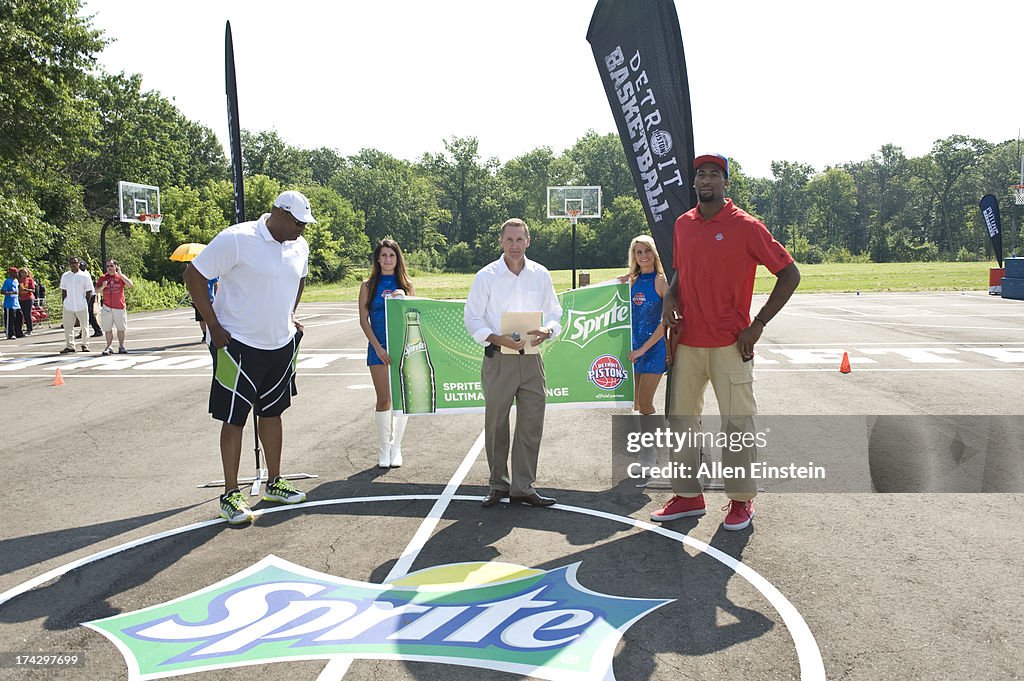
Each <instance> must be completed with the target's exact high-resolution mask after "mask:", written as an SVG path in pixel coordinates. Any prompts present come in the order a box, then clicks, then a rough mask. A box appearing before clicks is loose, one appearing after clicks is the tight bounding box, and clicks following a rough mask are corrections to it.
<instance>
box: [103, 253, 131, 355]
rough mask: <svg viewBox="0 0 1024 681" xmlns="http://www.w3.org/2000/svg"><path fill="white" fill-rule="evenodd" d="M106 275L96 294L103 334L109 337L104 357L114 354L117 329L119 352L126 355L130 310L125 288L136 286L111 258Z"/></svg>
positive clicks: (107, 264)
mask: <svg viewBox="0 0 1024 681" xmlns="http://www.w3.org/2000/svg"><path fill="white" fill-rule="evenodd" d="M106 269H107V271H106V274H104V275H103V276H102V277H100V278H99V279H97V280H96V294H97V295H98V296H99V297H100V304H101V308H100V310H101V314H100V318H101V319H102V320H103V332H104V333H105V334H106V335H107V347H106V348H105V349H104V350H103V354H104V355H112V354H114V348H113V345H114V332H113V329H114V328H117V352H118V354H120V355H125V354H127V353H128V350H127V349H126V348H125V347H124V334H125V331H127V330H128V309H127V305H126V304H125V300H124V290H125V288H134V287H135V284H133V283H132V280H131V279H129V278H128V277H127V276H125V275H124V274H123V273H122V272H121V266H120V265H118V264H117V261H116V260H114V259H113V258H111V259H110V260H108V261H107V263H106Z"/></svg>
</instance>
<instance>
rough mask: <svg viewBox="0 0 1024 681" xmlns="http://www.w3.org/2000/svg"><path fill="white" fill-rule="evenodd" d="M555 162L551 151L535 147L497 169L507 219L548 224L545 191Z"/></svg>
mask: <svg viewBox="0 0 1024 681" xmlns="http://www.w3.org/2000/svg"><path fill="white" fill-rule="evenodd" d="M554 158H555V155H554V153H552V151H551V148H550V147H538V148H536V149H533V150H532V151H528V152H526V153H525V154H523V155H522V156H517V157H516V158H514V159H512V160H510V161H509V162H507V163H506V164H505V165H503V166H502V167H501V168H499V169H498V174H497V178H498V182H499V183H500V184H501V187H502V192H503V194H504V195H505V205H504V209H505V214H506V215H508V216H509V217H513V216H514V217H520V218H522V219H524V220H526V222H527V224H530V225H532V224H535V223H538V222H540V221H542V220H547V210H548V209H547V188H548V186H550V185H552V184H553V183H552V182H551V180H550V173H549V167H550V166H551V163H552V161H554Z"/></svg>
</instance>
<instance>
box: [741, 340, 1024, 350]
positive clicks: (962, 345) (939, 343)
mask: <svg viewBox="0 0 1024 681" xmlns="http://www.w3.org/2000/svg"><path fill="white" fill-rule="evenodd" d="M1015 343H1020V341H1019V340H1015V341H1011V340H1005V341H963V342H957V343H949V342H944V341H899V342H898V343H897V342H893V341H849V342H844V343H842V344H837V343H836V342H835V341H832V340H828V341H824V342H822V343H761V342H758V344H757V347H758V348H800V347H812V348H817V347H820V348H838V349H840V350H841V349H843V348H850V347H858V346H861V345H885V346H889V347H894V348H902V347H904V346H908V345H934V346H936V347H945V346H950V347H952V346H956V347H958V348H966V347H970V346H972V345H1013V344H1015Z"/></svg>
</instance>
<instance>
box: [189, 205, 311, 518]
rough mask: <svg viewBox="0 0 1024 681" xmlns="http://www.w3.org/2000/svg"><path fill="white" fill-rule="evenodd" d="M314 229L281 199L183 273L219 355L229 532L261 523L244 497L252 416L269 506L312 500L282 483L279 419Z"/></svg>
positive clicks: (304, 214) (290, 376) (216, 400)
mask: <svg viewBox="0 0 1024 681" xmlns="http://www.w3.org/2000/svg"><path fill="white" fill-rule="evenodd" d="M312 222H316V220H314V219H313V213H312V212H311V211H310V207H309V201H308V200H307V199H306V197H305V196H303V195H302V194H300V193H299V192H297V191H286V192H282V193H281V195H280V196H278V197H277V199H276V200H275V201H274V208H273V210H272V211H271V212H270V213H264V214H263V215H262V216H261V217H260V219H259V220H256V221H253V222H243V223H240V224H237V225H233V226H231V227H228V228H227V229H225V230H224V231H223V232H221V233H220V234H218V235H217V236H216V237H214V239H213V241H211V242H210V245H209V246H207V247H206V248H205V249H203V252H202V253H200V254H199V255H198V256H197V257H196V258H195V259H194V260H193V261H192V262H191V263H189V265H188V267H187V268H186V270H185V284H186V285H187V286H188V290H189V293H190V294H191V296H192V302H193V304H194V305H195V306H196V308H198V310H199V313H200V314H201V315H202V317H203V319H205V320H206V324H207V332H208V335H207V341H208V342H209V343H210V351H211V352H212V353H213V382H212V385H211V387H210V413H211V414H212V415H213V418H215V419H217V420H218V421H221V422H222V425H221V433H220V450H221V452H220V453H221V462H222V463H223V465H224V495H223V496H221V498H220V515H221V517H222V518H224V519H226V520H227V521H228V522H229V523H232V524H238V523H245V522H251V521H252V520H253V519H254V517H255V516H254V515H253V512H252V510H251V509H250V508H249V504H248V502H247V501H246V498H245V495H243V494H242V493H241V491H240V490H239V489H238V464H239V461H240V460H241V457H242V428H243V426H244V425H245V422H246V420H247V419H248V417H249V411H250V410H251V409H253V408H255V409H256V415H257V416H259V436H260V440H261V441H262V442H263V447H264V451H265V453H266V457H267V473H268V480H267V487H266V489H265V491H264V492H263V497H262V498H263V500H264V501H276V502H280V503H285V504H296V503H299V502H302V501H305V500H306V495H305V493H303V492H300V491H299V490H297V489H295V487H294V486H293V485H292V484H291V482H289V481H288V480H285V479H284V478H282V477H281V442H282V427H281V414H282V413H283V412H284V410H285V409H287V408H288V407H289V406H290V404H291V397H292V395H294V394H296V389H295V358H296V355H297V354H298V348H299V340H300V339H301V338H302V325H301V324H300V323H299V322H298V321H297V320H296V319H295V316H294V313H295V309H296V308H297V307H298V305H299V300H300V299H301V298H302V289H303V288H304V286H305V283H306V275H307V274H308V272H309V245H308V244H307V243H306V240H305V239H304V238H302V233H303V231H304V230H305V228H306V225H307V224H309V223H312ZM214 278H219V279H220V284H219V289H218V290H217V297H216V298H214V301H213V303H212V304H211V303H210V297H209V294H208V287H207V280H209V279H214Z"/></svg>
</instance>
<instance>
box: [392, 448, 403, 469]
mask: <svg viewBox="0 0 1024 681" xmlns="http://www.w3.org/2000/svg"><path fill="white" fill-rule="evenodd" d="M391 467H392V468H401V467H402V447H401V446H399V445H391Z"/></svg>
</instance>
